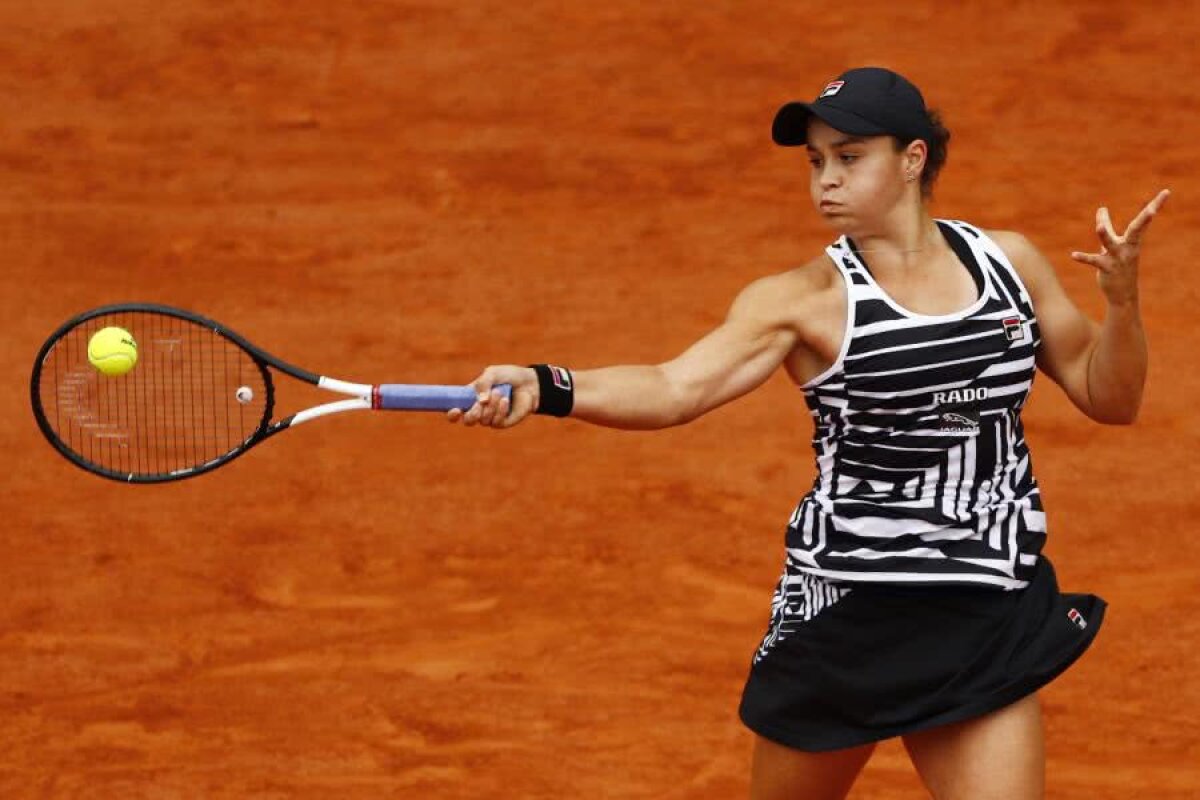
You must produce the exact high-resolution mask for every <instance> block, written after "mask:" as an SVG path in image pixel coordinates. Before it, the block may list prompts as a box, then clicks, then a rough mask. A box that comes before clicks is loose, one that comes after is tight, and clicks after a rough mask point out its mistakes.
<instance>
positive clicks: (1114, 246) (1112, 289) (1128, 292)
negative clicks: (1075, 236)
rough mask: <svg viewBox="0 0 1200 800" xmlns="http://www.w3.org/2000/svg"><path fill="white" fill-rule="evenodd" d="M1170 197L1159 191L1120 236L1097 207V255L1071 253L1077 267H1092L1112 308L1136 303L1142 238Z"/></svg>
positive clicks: (1102, 211) (1107, 216)
mask: <svg viewBox="0 0 1200 800" xmlns="http://www.w3.org/2000/svg"><path fill="white" fill-rule="evenodd" d="M1170 196H1171V193H1170V191H1168V190H1166V189H1163V190H1162V191H1161V192H1159V193H1158V194H1157V195H1156V196H1155V198H1154V199H1153V200H1151V201H1150V202H1149V203H1147V204H1146V207H1145V208H1143V209H1142V210H1141V212H1140V213H1138V215H1137V216H1136V217H1134V218H1133V222H1130V223H1129V227H1127V228H1126V229H1125V232H1124V233H1123V234H1121V235H1120V236H1118V235H1117V232H1116V231H1115V230H1114V229H1113V224H1112V217H1110V216H1109V214H1108V209H1107V208H1104V207H1101V208H1099V209H1097V210H1096V236H1097V237H1099V239H1100V252H1099V253H1081V252H1078V251H1076V252H1074V253H1071V258H1073V259H1075V260H1076V261H1078V262H1080V263H1081V264H1088V265H1090V266H1093V267H1095V268H1096V270H1097V272H1096V280H1097V282H1098V283H1099V284H1100V290H1101V291H1103V292H1104V295H1105V297H1107V298H1108V302H1109V303H1111V304H1113V305H1121V304H1126V303H1132V302H1135V301H1136V300H1137V296H1138V287H1137V271H1138V259H1139V257H1140V256H1141V251H1142V237H1143V236H1144V235H1145V233H1146V229H1147V228H1149V227H1150V223H1151V222H1152V221H1153V220H1154V216H1155V215H1156V214H1157V213H1158V212H1159V210H1160V209H1161V208H1162V207H1163V204H1164V203H1166V202H1167V198H1168V197H1170Z"/></svg>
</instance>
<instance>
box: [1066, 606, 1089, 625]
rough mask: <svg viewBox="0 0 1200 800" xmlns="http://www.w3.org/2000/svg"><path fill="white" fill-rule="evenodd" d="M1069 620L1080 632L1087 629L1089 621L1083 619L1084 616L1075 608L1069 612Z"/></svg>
mask: <svg viewBox="0 0 1200 800" xmlns="http://www.w3.org/2000/svg"><path fill="white" fill-rule="evenodd" d="M1067 619H1069V620H1071V622H1074V623H1075V625H1076V627H1078V628H1079V630H1083V629H1084V628H1086V627H1087V620H1086V619H1084V618H1083V614H1080V613H1079V612H1078V611H1076V610H1075V609H1073V608H1072V609H1071V610H1070V611H1068V612H1067Z"/></svg>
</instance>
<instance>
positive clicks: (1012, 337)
mask: <svg viewBox="0 0 1200 800" xmlns="http://www.w3.org/2000/svg"><path fill="white" fill-rule="evenodd" d="M1003 324H1004V335H1005V336H1007V337H1008V340H1009V341H1010V342H1015V341H1017V340H1018V339H1024V338H1025V328H1024V327H1022V325H1021V318H1020V317H1009V318H1008V319H1006V320H1003Z"/></svg>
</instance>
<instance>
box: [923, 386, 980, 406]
mask: <svg viewBox="0 0 1200 800" xmlns="http://www.w3.org/2000/svg"><path fill="white" fill-rule="evenodd" d="M987 398H988V390H987V387H986V386H980V387H979V388H978V389H951V390H950V391H948V392H934V393H933V402H934V404H935V405H943V404H945V403H972V402H974V401H976V400H987Z"/></svg>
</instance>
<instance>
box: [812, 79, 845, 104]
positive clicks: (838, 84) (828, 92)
mask: <svg viewBox="0 0 1200 800" xmlns="http://www.w3.org/2000/svg"><path fill="white" fill-rule="evenodd" d="M845 85H846V82H845V81H830V82H829V83H827V84H825V88H824V89H822V90H821V97H833V96H834V95H835V94H837V93H838V92H840V91H841V90H842V87H843V86H845ZM821 97H818V98H817V99H818V100H820V99H821Z"/></svg>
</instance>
